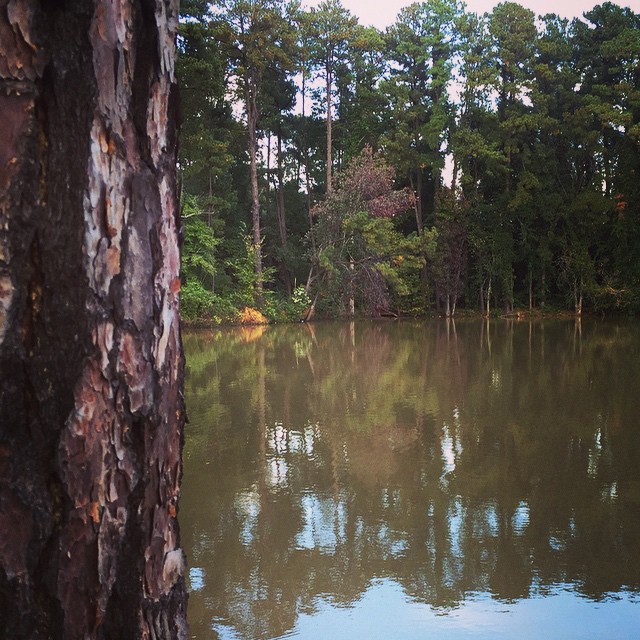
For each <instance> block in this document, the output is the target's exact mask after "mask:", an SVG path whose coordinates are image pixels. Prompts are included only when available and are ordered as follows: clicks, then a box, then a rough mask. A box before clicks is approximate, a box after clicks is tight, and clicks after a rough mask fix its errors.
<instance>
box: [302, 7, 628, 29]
mask: <svg viewBox="0 0 640 640" xmlns="http://www.w3.org/2000/svg"><path fill="white" fill-rule="evenodd" d="M499 1H500V0H466V5H467V11H474V12H475V13H484V12H485V11H491V9H492V8H493V7H494V6H495V5H496V4H498V2H499ZM514 1H515V2H518V4H521V5H522V6H523V7H527V8H528V9H531V10H532V11H533V12H534V13H535V14H536V15H544V14H545V13H556V14H558V15H559V16H562V17H563V18H574V17H581V16H582V14H583V13H584V12H585V11H589V9H591V8H592V7H593V6H594V5H596V4H603V3H604V0H514ZM319 2H320V0H303V4H304V5H306V6H316V5H317V4H319ZM411 2H412V0H342V5H343V6H344V7H346V8H347V9H349V11H351V13H353V14H354V15H356V16H357V17H358V18H359V20H360V24H363V25H365V26H368V25H373V26H375V27H378V28H379V29H384V28H385V27H388V26H389V25H390V24H392V23H393V22H395V18H396V16H397V15H398V12H399V11H400V9H401V8H402V7H405V6H407V5H409V4H411ZM614 3H615V4H619V5H621V6H624V7H630V8H631V9H632V10H633V11H634V12H636V13H640V0H615V2H614Z"/></svg>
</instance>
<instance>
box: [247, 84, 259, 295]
mask: <svg viewBox="0 0 640 640" xmlns="http://www.w3.org/2000/svg"><path fill="white" fill-rule="evenodd" d="M246 86H247V88H246V107H247V128H248V135H249V140H248V150H249V179H250V182H251V223H252V226H253V246H254V269H255V273H256V287H255V288H256V299H257V301H258V302H261V301H262V234H261V231H260V193H259V190H258V136H257V131H256V130H257V127H258V106H257V104H256V99H257V96H256V94H257V93H258V87H257V83H256V81H255V79H254V78H252V77H251V75H249V77H248V78H247V81H246Z"/></svg>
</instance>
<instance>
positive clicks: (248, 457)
mask: <svg viewBox="0 0 640 640" xmlns="http://www.w3.org/2000/svg"><path fill="white" fill-rule="evenodd" d="M639 347H640V333H639V331H638V327H637V326H636V325H615V324H605V323H600V324H586V325H585V326H582V327H581V330H580V331H577V330H576V329H575V327H574V324H573V323H561V322H554V323H546V324H535V323H534V324H529V323H504V322H500V323H491V324H486V323H484V322H475V321H468V322H463V323H460V322H457V323H456V324H453V323H445V322H436V321H434V322H424V323H418V322H407V323H371V322H359V323H345V324H326V325H325V324H319V325H302V326H291V327H270V328H268V329H266V331H265V330H264V328H261V331H259V332H254V333H251V332H247V331H246V330H245V331H243V330H233V329H232V330H228V331H218V332H215V333H199V334H191V335H187V336H185V348H186V350H187V363H188V378H187V388H186V392H187V406H188V409H189V414H190V420H191V422H190V424H189V426H188V431H187V441H186V446H185V457H186V464H185V479H184V488H183V501H182V509H181V514H180V517H181V526H182V531H183V543H184V546H185V548H186V549H187V552H188V555H189V562H190V565H191V570H190V582H191V590H192V591H191V599H190V611H189V615H190V624H191V628H192V635H194V636H195V637H197V638H199V639H205V638H217V637H224V638H247V639H248V638H255V639H262V638H278V637H281V636H284V635H286V634H291V633H293V634H294V635H297V637H300V638H311V637H325V638H326V637H327V636H329V635H332V636H334V637H338V636H337V635H336V628H335V626H331V625H335V624H343V623H344V620H343V622H341V623H337V622H335V620H338V619H340V617H341V616H340V614H339V613H338V612H339V610H341V609H343V608H344V607H347V608H348V609H349V610H350V611H351V612H352V613H351V619H358V620H360V624H361V625H364V626H363V627H362V630H364V629H369V631H367V635H368V637H380V638H382V637H403V638H409V637H424V635H425V633H426V632H427V631H431V632H434V633H436V632H437V634H438V635H437V637H439V638H440V637H464V635H461V634H462V633H463V632H462V631H461V628H459V627H457V626H455V624H454V623H455V620H456V619H458V618H460V616H462V617H464V616H463V612H467V613H465V615H471V614H472V612H473V611H476V613H477V615H478V616H480V618H482V616H483V615H485V614H486V616H488V617H487V618H486V619H487V620H489V619H490V618H491V615H494V616H500V613H499V611H504V610H505V607H507V608H509V611H520V610H525V603H528V604H527V606H534V605H535V602H537V600H538V599H540V598H541V599H542V602H544V603H547V605H548V606H547V608H546V609H544V612H545V613H544V614H543V615H545V616H547V617H549V616H551V617H553V616H554V615H559V616H560V617H559V618H558V620H557V621H556V623H557V624H558V625H560V626H561V625H562V624H565V622H564V621H563V620H564V615H565V614H561V615H560V614H558V613H557V612H558V611H560V609H559V608H558V607H554V606H553V605H552V603H553V602H556V601H557V598H560V595H558V594H564V595H563V596H562V598H564V600H562V602H564V603H565V604H566V602H565V600H566V598H567V594H570V596H571V597H574V598H575V596H576V594H577V595H579V596H581V597H586V598H587V599H588V600H589V601H590V602H592V603H593V602H599V605H598V606H599V607H600V608H599V609H598V612H599V613H598V614H597V615H596V614H594V613H593V611H591V609H589V611H591V614H593V615H596V617H597V619H598V620H600V621H601V620H602V619H603V617H610V618H611V619H609V620H608V622H607V627H606V628H607V629H609V631H611V634H612V635H611V637H626V636H625V633H626V632H630V631H629V629H630V628H632V627H629V626H628V625H629V624H631V623H632V622H634V623H635V624H638V623H640V608H639V607H638V606H637V604H635V602H636V601H637V597H636V595H635V594H637V593H638V591H640V437H639V436H640V424H639V421H638V418H637V393H638V389H640V363H639V362H638V359H637V356H636V354H637V353H638V348H639ZM382 593H386V596H385V597H384V600H385V603H386V602H387V601H389V602H394V603H396V604H397V607H396V608H397V612H396V613H394V614H393V615H394V616H395V617H396V618H395V623H396V624H397V625H399V628H402V629H403V630H404V631H403V632H402V633H400V634H399V635H398V633H396V634H395V636H394V634H391V635H389V634H387V633H383V632H382V630H381V629H382V627H377V626H373V627H371V626H367V625H371V624H372V621H373V620H374V619H375V616H371V615H370V616H367V615H365V612H366V610H367V607H370V606H371V602H372V601H373V602H375V601H376V598H378V599H380V598H382V595H381V594H382ZM552 594H553V597H551V596H552ZM543 596H549V597H544V598H543ZM612 597H616V598H622V599H623V600H624V602H625V603H627V605H628V609H625V611H626V612H627V613H626V614H625V615H621V614H620V610H621V609H620V607H618V608H616V609H615V611H616V613H615V614H614V613H613V611H614V609H613V608H611V609H610V608H608V607H607V606H604V605H605V604H606V602H605V601H607V599H609V600H610V599H611V598H612ZM396 600H397V602H396ZM401 602H402V603H404V606H401V604H400V603H401ZM487 602H488V603H490V604H487ZM470 603H475V604H474V605H473V606H474V607H476V609H474V608H473V607H472V606H471V604H470ZM478 603H482V605H481V610H482V611H483V612H485V613H482V614H481V613H478V611H480V610H478V609H477V606H479V605H478ZM396 604H394V606H396ZM384 606H387V604H385V605H384ZM389 606H391V605H389ZM496 606H497V609H496V610H495V611H493V609H492V607H496ZM540 606H541V607H542V605H540ZM424 607H427V610H428V611H431V612H434V613H435V614H443V613H445V614H447V615H445V616H444V619H445V621H444V622H443V621H439V620H440V618H441V617H442V616H437V615H435V617H434V616H433V615H432V616H431V617H429V620H432V622H431V623H430V624H431V626H430V627H428V628H427V627H425V624H426V623H425V620H426V619H427V618H425V615H426V614H425V611H424ZM500 607H502V609H501V608H500ZM592 608H593V607H592ZM569 609H571V606H569ZM578 610H579V611H582V609H581V607H580V606H578V605H576V611H578ZM491 611H493V613H492V614H491V613H490V612H491ZM527 611H528V609H527ZM554 611H556V613H554ZM594 611H595V609H594ZM608 611H611V613H607V612H608ZM487 612H489V613H487ZM591 614H589V615H587V614H585V613H584V612H583V613H580V614H579V615H578V617H577V618H576V619H575V620H574V624H585V623H586V621H587V620H589V619H591V618H592V617H593V615H591ZM474 615H475V614H474ZM527 615H529V614H527ZM456 616H457V617H456ZM427 617H428V616H427ZM634 617H635V620H634ZM560 618H563V620H561V619H560ZM483 619H484V618H483ZM491 619H493V618H491ZM311 620H312V621H313V622H312V623H311V622H309V621H311ZM323 620H325V621H327V622H326V624H327V625H329V626H328V627H324V626H323V625H324V624H325V623H324V622H322V621H323ZM434 620H435V621H436V622H433V621H434ZM446 620H448V621H449V626H447V623H446ZM332 621H333V622H332ZM367 621H369V622H367ZM629 621H631V622H629ZM436 623H437V624H436ZM590 624H591V623H590ZM593 624H595V623H593ZM305 625H306V626H305ZM452 625H453V626H452ZM504 625H505V619H504V618H503V619H502V622H501V623H497V622H495V620H494V622H492V623H491V624H488V625H487V626H486V633H485V635H483V632H482V630H481V629H476V631H475V637H497V636H496V633H497V631H499V630H500V629H502V628H508V626H509V625H508V624H506V627H505V626H504ZM616 625H617V627H616ZM625 625H627V626H625ZM312 627H313V628H315V629H316V631H314V632H312V631H310V629H311V628H312ZM339 628H340V627H339ZM456 629H457V631H456ZM585 629H587V630H588V629H589V627H585ZM614 630H616V632H614ZM372 631H373V634H372ZM341 633H346V631H343V632H341ZM376 633H377V634H378V635H376ZM634 633H635V631H634ZM314 634H315V635H314ZM446 634H453V635H446ZM359 636H360V637H363V634H362V633H360V634H359ZM339 637H354V635H353V633H351V635H348V636H347V635H343V636H339ZM502 637H524V636H523V634H522V633H520V634H515V635H511V636H509V635H506V636H502ZM532 637H535V636H532ZM556 637H558V636H556ZM590 637H595V636H590ZM628 637H633V636H632V635H630V636H628Z"/></svg>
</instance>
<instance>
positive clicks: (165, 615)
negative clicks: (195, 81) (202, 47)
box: [0, 0, 187, 640]
mask: <svg viewBox="0 0 640 640" xmlns="http://www.w3.org/2000/svg"><path fill="white" fill-rule="evenodd" d="M177 4H178V2H177V0H164V1H161V0H149V1H148V2H145V3H140V2H132V1H131V0H113V1H112V2H108V3H107V2H101V1H99V0H95V1H94V2H90V1H87V2H66V3H60V2H46V3H45V2H36V1H35V0H11V1H10V2H8V1H7V0H0V123H1V124H0V127H2V133H1V135H0V139H1V140H2V144H1V146H0V389H2V394H0V532H2V533H1V535H0V638H3V639H4V638H11V639H12V640H17V639H23V638H24V639H26V638H29V639H44V638H47V639H49V638H68V639H76V638H78V639H93V638H96V639H97V638H100V639H104V638H125V639H129V638H171V639H178V638H186V637H187V629H186V621H185V609H186V590H185V582H184V576H183V574H184V556H183V553H182V550H181V549H180V545H179V536H178V525H177V521H176V511H177V501H178V496H179V483H180V477H181V474H182V464H181V442H182V429H183V424H184V408H183V403H182V399H181V398H182V396H181V384H182V375H183V361H182V346H181V340H180V331H179V322H178V292H179V288H180V282H179V279H178V274H179V269H180V260H179V249H178V229H177V225H178V220H179V218H178V204H177V198H176V181H175V180H176V176H175V160H176V157H175V150H176V138H175V106H176V90H175V89H176V86H175V82H174V53H175V51H174V41H175V28H176V26H177V13H178V7H177Z"/></svg>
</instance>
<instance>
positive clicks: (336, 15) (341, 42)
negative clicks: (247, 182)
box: [307, 0, 358, 193]
mask: <svg viewBox="0 0 640 640" xmlns="http://www.w3.org/2000/svg"><path fill="white" fill-rule="evenodd" d="M357 24H358V21H357V19H356V18H354V17H353V16H352V15H351V13H350V12H349V10H348V9H345V8H344V7H343V6H342V4H341V3H340V0H323V2H321V3H320V4H319V5H318V8H317V9H315V8H312V9H311V12H310V14H309V18H308V21H307V28H308V30H309V35H310V38H309V45H310V51H311V60H312V61H313V64H314V66H315V67H316V68H317V69H319V70H320V72H321V74H322V75H323V77H324V81H325V100H326V112H327V121H326V132H327V166H326V173H327V185H326V189H327V193H331V190H332V188H333V178H332V175H333V150H332V145H333V132H332V125H333V91H334V79H335V74H336V67H338V66H339V65H340V64H344V63H345V61H346V58H347V52H348V45H349V41H350V40H351V37H352V35H353V31H354V29H355V27H356V25H357Z"/></svg>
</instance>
